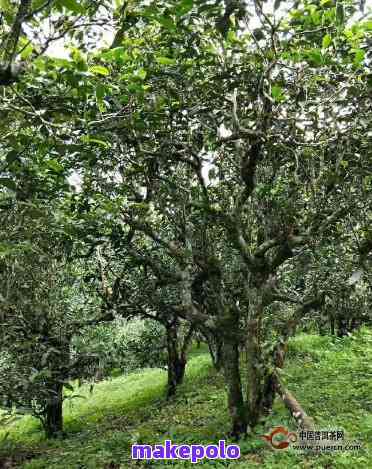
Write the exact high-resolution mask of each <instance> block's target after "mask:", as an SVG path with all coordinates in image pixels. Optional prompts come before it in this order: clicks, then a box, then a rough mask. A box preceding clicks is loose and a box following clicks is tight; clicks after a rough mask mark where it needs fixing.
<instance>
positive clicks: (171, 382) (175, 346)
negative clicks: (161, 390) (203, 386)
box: [166, 321, 186, 399]
mask: <svg viewBox="0 0 372 469" xmlns="http://www.w3.org/2000/svg"><path fill="white" fill-rule="evenodd" d="M166 328H167V351H168V383H167V398H168V399H169V398H170V397H172V396H174V395H175V393H176V389H177V386H178V385H179V384H182V382H183V378H184V376H185V369H186V350H181V351H180V350H179V348H180V347H179V338H178V327H177V324H176V322H175V321H173V322H172V323H169V324H167V326H166Z"/></svg>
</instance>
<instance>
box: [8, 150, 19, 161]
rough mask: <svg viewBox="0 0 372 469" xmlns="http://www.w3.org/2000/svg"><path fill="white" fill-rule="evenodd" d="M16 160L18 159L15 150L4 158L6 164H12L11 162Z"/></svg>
mask: <svg viewBox="0 0 372 469" xmlns="http://www.w3.org/2000/svg"><path fill="white" fill-rule="evenodd" d="M17 158H18V151H16V150H12V151H10V152H9V153H8V154H7V155H6V157H5V159H6V162H7V163H8V164H12V163H13V161H15V160H16V159H17Z"/></svg>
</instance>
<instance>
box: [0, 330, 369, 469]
mask: <svg viewBox="0 0 372 469" xmlns="http://www.w3.org/2000/svg"><path fill="white" fill-rule="evenodd" d="M282 376H283V380H285V381H286V383H287V386H288V388H289V389H290V390H291V391H292V392H293V393H294V394H295V396H296V397H297V399H298V400H299V401H300V402H301V404H302V405H303V407H304V408H305V409H306V411H307V412H308V414H310V415H311V416H312V417H314V419H315V422H316V426H317V428H318V429H322V430H323V429H330V430H333V429H334V430H340V429H342V430H344V432H345V439H348V440H353V441H354V440H357V441H358V442H360V443H361V444H362V449H361V450H358V451H337V452H332V453H323V454H316V455H314V454H305V453H299V452H298V451H295V450H294V449H293V448H292V449H291V448H290V447H289V449H285V450H273V449H270V447H269V446H268V443H267V442H266V441H264V439H263V438H262V437H261V435H263V434H267V433H269V431H270V429H271V428H273V427H276V426H284V427H287V428H288V429H289V430H291V431H293V430H295V424H294V422H293V421H292V420H291V418H290V417H289V415H288V412H287V410H286V409H285V408H284V406H283V404H282V403H281V402H280V401H279V400H278V399H277V401H276V403H275V406H274V411H273V413H272V415H270V417H269V418H268V419H267V420H266V422H265V423H262V424H261V425H260V426H259V427H258V428H257V429H256V430H255V433H254V434H253V435H251V436H249V437H247V438H246V439H245V440H243V441H240V442H239V446H240V448H241V458H240V459H239V460H238V461H229V462H228V461H218V460H204V461H203V462H200V463H199V464H200V465H204V466H212V467H215V468H222V467H230V468H235V467H237V468H239V469H240V468H242V469H243V468H248V469H249V468H256V467H260V466H261V467H263V468H265V469H269V468H278V469H286V468H288V469H290V468H327V469H331V468H353V469H357V468H361V469H362V468H363V469H366V468H372V443H371V442H372V413H371V410H372V331H371V330H370V329H366V328H365V329H363V330H361V331H359V332H358V333H357V334H355V335H354V336H352V337H346V338H343V339H337V338H331V337H328V336H317V335H305V334H304V335H300V336H298V337H296V338H295V339H294V340H292V341H291V344H290V348H289V360H288V364H287V366H286V368H285V370H284V371H283V375H282ZM165 382H166V373H165V372H164V371H162V370H158V369H151V370H144V371H141V372H138V373H133V374H131V375H128V376H123V377H118V378H113V379H110V380H107V381H103V382H100V383H98V384H95V386H94V389H93V392H92V393H90V390H89V385H84V386H83V387H81V388H80V389H78V390H77V391H76V393H77V394H79V395H80V396H81V397H76V398H74V399H72V400H70V401H66V402H65V430H66V433H67V437H65V438H64V439H61V440H56V441H46V440H45V439H44V437H43V433H42V430H41V428H40V425H39V423H38V422H37V420H35V419H33V418H31V417H23V418H22V419H21V420H19V421H17V422H16V423H13V424H12V425H11V426H10V427H8V428H7V429H6V431H7V432H8V435H7V437H6V439H5V440H4V436H5V430H1V431H0V468H5V467H22V468H27V469H36V468H45V469H46V468H47V469H70V468H71V469H78V468H80V469H87V468H89V469H90V468H92V469H99V468H113V469H115V468H130V467H158V466H162V465H167V464H169V465H172V466H173V467H195V465H192V464H191V463H190V462H184V461H177V462H173V464H172V463H171V462H168V463H167V462H165V461H160V462H157V463H155V462H151V463H150V462H147V463H146V462H145V461H142V462H139V461H137V462H135V461H132V460H131V459H130V449H131V445H132V444H133V443H134V442H137V443H142V444H155V443H161V442H163V441H164V440H165V439H170V440H172V443H176V444H182V443H185V444H198V443H200V444H208V443H217V442H218V440H220V439H227V437H226V435H227V433H228V431H229V418H228V415H227V409H226V407H227V406H226V394H225V391H224V386H223V380H222V377H221V375H220V374H218V373H216V372H215V371H214V369H213V368H212V367H211V363H210V359H209V356H208V354H207V352H206V350H205V349H204V348H201V349H196V348H194V349H193V351H192V353H191V357H190V360H189V364H188V367H187V375H186V379H185V384H184V385H182V386H181V388H180V390H179V393H178V395H177V397H175V398H174V399H173V400H171V401H169V402H167V401H165V399H164V386H165ZM1 461H2V463H1Z"/></svg>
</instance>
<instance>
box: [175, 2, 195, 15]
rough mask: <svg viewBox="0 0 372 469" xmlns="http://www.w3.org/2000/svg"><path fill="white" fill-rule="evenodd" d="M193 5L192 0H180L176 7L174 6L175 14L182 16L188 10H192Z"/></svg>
mask: <svg viewBox="0 0 372 469" xmlns="http://www.w3.org/2000/svg"><path fill="white" fill-rule="evenodd" d="M193 6H194V1H193V0H182V2H180V3H179V4H178V5H177V6H176V8H175V13H176V15H177V16H183V15H186V13H188V12H189V11H190V10H192V8H193Z"/></svg>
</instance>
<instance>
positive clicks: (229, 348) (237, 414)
mask: <svg viewBox="0 0 372 469" xmlns="http://www.w3.org/2000/svg"><path fill="white" fill-rule="evenodd" d="M223 371H224V376H225V382H226V386H227V401H228V408H229V413H230V417H231V421H232V431H231V435H232V436H233V437H234V438H237V439H238V438H240V437H241V436H243V435H245V434H246V433H247V416H246V409H245V405H244V399H243V392H242V385H241V379H240V370H239V344H238V343H237V342H236V341H235V342H234V341H233V340H232V338H231V339H226V340H225V341H224V344H223Z"/></svg>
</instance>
